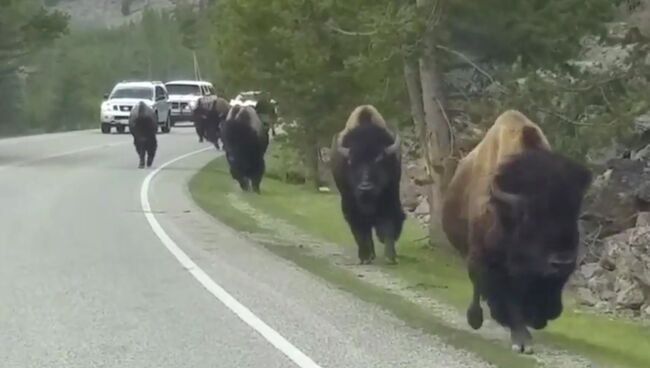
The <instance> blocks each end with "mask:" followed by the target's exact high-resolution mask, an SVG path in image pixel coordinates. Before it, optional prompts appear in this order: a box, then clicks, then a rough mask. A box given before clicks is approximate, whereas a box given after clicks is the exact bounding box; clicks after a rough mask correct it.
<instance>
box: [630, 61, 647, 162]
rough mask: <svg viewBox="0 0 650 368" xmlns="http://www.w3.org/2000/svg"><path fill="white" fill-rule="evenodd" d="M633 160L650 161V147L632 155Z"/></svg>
mask: <svg viewBox="0 0 650 368" xmlns="http://www.w3.org/2000/svg"><path fill="white" fill-rule="evenodd" d="M649 55H650V54H649ZM632 159H633V160H637V161H650V145H647V146H645V147H643V148H641V149H640V150H638V151H636V152H635V153H634V155H632Z"/></svg>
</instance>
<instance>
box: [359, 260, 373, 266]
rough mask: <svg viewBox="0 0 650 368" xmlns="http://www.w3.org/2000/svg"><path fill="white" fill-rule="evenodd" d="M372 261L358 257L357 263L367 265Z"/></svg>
mask: <svg viewBox="0 0 650 368" xmlns="http://www.w3.org/2000/svg"><path fill="white" fill-rule="evenodd" d="M371 263H372V259H360V260H359V264H360V265H369V264H371Z"/></svg>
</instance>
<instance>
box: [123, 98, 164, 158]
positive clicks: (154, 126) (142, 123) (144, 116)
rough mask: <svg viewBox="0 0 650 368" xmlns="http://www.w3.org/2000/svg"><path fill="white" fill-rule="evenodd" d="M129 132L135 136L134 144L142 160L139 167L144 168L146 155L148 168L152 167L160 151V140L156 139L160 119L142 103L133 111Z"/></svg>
mask: <svg viewBox="0 0 650 368" xmlns="http://www.w3.org/2000/svg"><path fill="white" fill-rule="evenodd" d="M129 131H130V132H131V135H132V136H133V144H134V145H135V150H136V152H137V153H138V157H139V158H140V163H139V165H138V167H139V168H143V167H144V163H145V154H146V156H147V167H151V165H152V164H153V159H154V157H155V156H156V150H157V149H158V139H157V137H156V132H157V131H158V118H157V117H156V113H155V112H154V111H153V109H152V108H151V107H149V106H148V105H147V104H145V103H144V102H142V101H141V102H139V103H138V104H137V105H135V106H134V107H133V109H132V110H131V115H129Z"/></svg>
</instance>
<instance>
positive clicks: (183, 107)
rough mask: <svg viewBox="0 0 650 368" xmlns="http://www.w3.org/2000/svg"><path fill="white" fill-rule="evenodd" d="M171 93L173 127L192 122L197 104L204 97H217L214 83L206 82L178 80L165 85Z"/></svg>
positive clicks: (170, 104) (170, 103)
mask: <svg viewBox="0 0 650 368" xmlns="http://www.w3.org/2000/svg"><path fill="white" fill-rule="evenodd" d="M165 87H166V88H167V91H168V92H169V106H170V107H171V123H172V126H174V124H176V123H177V122H179V121H190V120H191V118H192V110H194V108H195V107H196V102H197V101H198V100H199V98H201V97H204V96H215V95H216V94H215V91H214V87H213V86H212V83H210V82H205V81H190V80H177V81H170V82H167V83H165Z"/></svg>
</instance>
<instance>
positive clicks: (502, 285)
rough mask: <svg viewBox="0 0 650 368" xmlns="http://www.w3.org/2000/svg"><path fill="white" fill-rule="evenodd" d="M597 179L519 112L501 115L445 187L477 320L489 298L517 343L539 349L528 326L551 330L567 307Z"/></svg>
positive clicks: (447, 219)
mask: <svg viewBox="0 0 650 368" xmlns="http://www.w3.org/2000/svg"><path fill="white" fill-rule="evenodd" d="M590 181H591V174H590V172H589V171H588V170H587V169H586V168H584V167H583V166H582V165H580V164H577V163H575V162H573V161H571V160H569V159H567V158H565V157H563V156H561V155H558V154H556V153H553V152H551V148H550V145H549V143H548V141H547V139H546V137H544V134H543V132H542V131H541V129H540V128H539V127H538V126H537V125H536V124H534V123H533V122H531V121H530V120H529V119H528V118H526V117H525V116H524V115H523V114H521V113H520V112H517V111H506V112H505V113H503V114H502V115H501V116H499V118H498V119H497V120H496V122H495V124H494V125H493V126H492V127H491V128H490V130H489V131H488V132H487V133H486V135H485V137H484V139H483V140H482V141H481V143H479V144H478V145H477V146H476V148H475V149H474V150H472V151H471V152H470V153H469V154H468V155H467V156H466V157H465V158H464V159H463V160H462V161H461V162H460V164H459V166H458V169H457V171H456V173H455V175H454V177H453V179H452V180H451V182H450V184H449V187H448V188H447V192H446V193H445V198H444V202H443V211H442V212H443V214H442V215H443V218H442V225H443V229H444V231H445V233H446V234H447V236H448V238H449V240H450V241H451V243H452V244H453V245H454V246H455V247H456V248H457V249H458V250H459V251H460V252H461V253H462V254H464V255H466V256H467V262H468V271H469V276H470V279H471V281H472V284H473V287H474V296H473V298H472V302H471V303H470V306H469V308H468V311H467V321H468V323H469V325H470V326H472V327H473V328H476V329H478V328H480V327H481V325H482V324H483V312H482V309H481V306H480V303H479V301H480V299H484V300H486V301H487V304H488V306H489V308H490V313H491V315H492V318H493V319H494V320H496V321H497V322H498V323H500V324H501V325H503V326H505V327H507V328H509V329H510V331H511V339H512V344H513V348H514V349H516V350H517V351H520V352H531V351H532V349H531V341H532V337H531V335H530V332H528V329H527V326H530V327H533V328H535V329H541V328H544V327H545V326H546V324H547V323H548V321H549V320H553V319H555V318H557V317H558V316H559V315H560V314H561V312H562V300H561V293H562V288H563V287H564V284H565V283H566V280H567V279H568V277H569V276H570V274H571V273H572V272H573V270H574V268H575V262H576V257H577V246H578V240H579V239H578V229H577V222H578V215H579V211H580V206H581V202H582V198H583V196H584V193H585V191H586V189H587V187H588V186H589V183H590Z"/></svg>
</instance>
